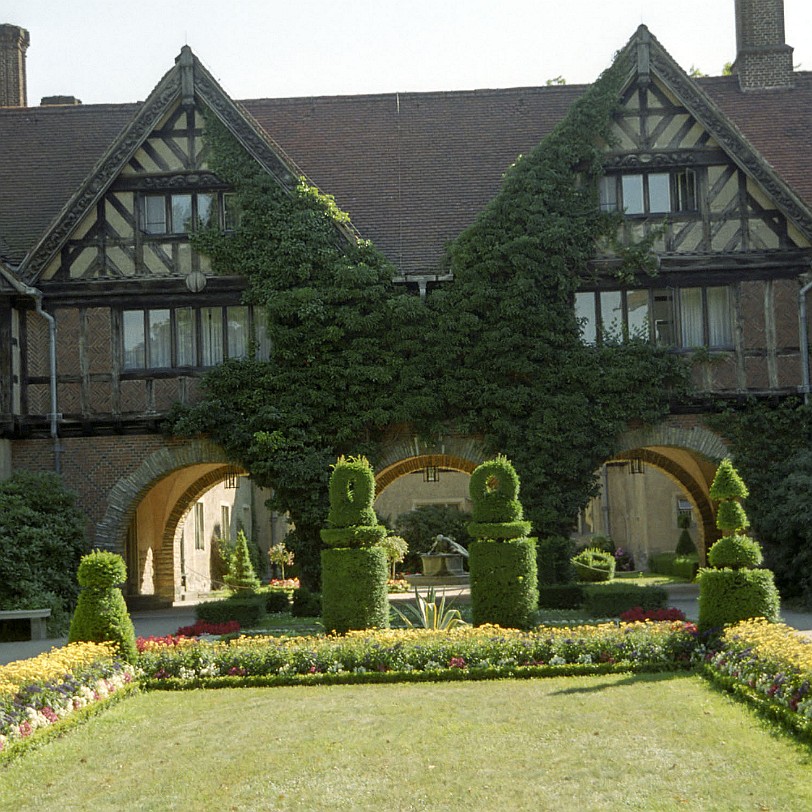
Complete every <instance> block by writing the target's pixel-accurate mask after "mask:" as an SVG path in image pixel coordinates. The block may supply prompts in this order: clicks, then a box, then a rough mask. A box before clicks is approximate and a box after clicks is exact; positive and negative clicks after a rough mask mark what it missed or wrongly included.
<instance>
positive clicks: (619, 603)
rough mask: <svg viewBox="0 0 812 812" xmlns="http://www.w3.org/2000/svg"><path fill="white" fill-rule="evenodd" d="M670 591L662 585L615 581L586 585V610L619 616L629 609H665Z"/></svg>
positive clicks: (609, 615) (604, 615) (595, 614)
mask: <svg viewBox="0 0 812 812" xmlns="http://www.w3.org/2000/svg"><path fill="white" fill-rule="evenodd" d="M667 604H668V593H667V592H666V591H665V589H663V588H662V587H660V586H635V585H634V584H630V585H627V584H623V583H620V582H617V581H616V582H614V583H611V584H591V585H590V586H586V587H584V610H585V611H586V613H587V614H588V615H590V616H592V617H619V616H620V615H621V614H622V613H623V612H625V611H627V610H628V609H633V608H634V607H635V606H640V607H641V608H642V609H644V610H649V609H664V608H665V607H666V606H667Z"/></svg>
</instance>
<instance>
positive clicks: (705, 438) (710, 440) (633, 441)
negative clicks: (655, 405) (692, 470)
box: [618, 415, 730, 464]
mask: <svg viewBox="0 0 812 812" xmlns="http://www.w3.org/2000/svg"><path fill="white" fill-rule="evenodd" d="M652 446H663V447H672V448H683V449H686V450H688V451H691V452H693V453H694V455H696V456H699V457H701V458H702V459H705V460H709V461H711V462H715V463H717V464H718V463H719V462H721V461H722V460H723V459H724V458H725V457H727V456H729V455H730V450H729V449H728V447H727V444H726V443H725V441H724V439H723V438H722V437H720V436H719V435H718V434H716V432H713V431H711V430H710V429H708V428H707V427H706V426H705V425H703V424H702V423H701V422H700V421H699V420H698V419H697V418H696V416H694V415H690V416H681V415H673V416H670V417H667V418H666V419H665V420H663V421H662V422H661V423H658V424H657V425H655V426H645V427H643V428H637V429H633V430H629V431H627V432H626V433H625V434H623V435H622V436H621V438H620V440H619V445H618V447H619V448H651V447H652Z"/></svg>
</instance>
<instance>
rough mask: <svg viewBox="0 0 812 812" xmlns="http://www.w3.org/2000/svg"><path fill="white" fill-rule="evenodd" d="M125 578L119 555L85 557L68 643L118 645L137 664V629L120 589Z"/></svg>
mask: <svg viewBox="0 0 812 812" xmlns="http://www.w3.org/2000/svg"><path fill="white" fill-rule="evenodd" d="M126 579H127V566H126V565H125V563H124V559H123V558H122V557H121V556H120V555H116V554H115V553H111V552H107V551H103V550H96V551H95V552H92V553H89V554H88V555H86V556H84V557H83V558H82V560H81V561H80V563H79V570H78V573H77V580H78V581H79V585H80V586H81V587H82V590H81V592H80V593H79V601H78V603H77V604H76V611H75V612H74V613H73V618H72V620H71V624H70V631H69V633H68V642H69V643H77V642H84V641H87V642H91V643H104V642H111V643H115V645H116V646H117V647H118V650H119V654H120V656H121V657H122V659H124V660H127V661H128V662H135V660H136V658H137V657H138V652H137V651H136V647H135V629H134V628H133V622H132V620H131V619H130V615H129V613H128V612H127V605H126V604H125V603H124V596H123V595H122V594H121V590H120V589H119V588H118V585H119V584H122V583H124V581H126Z"/></svg>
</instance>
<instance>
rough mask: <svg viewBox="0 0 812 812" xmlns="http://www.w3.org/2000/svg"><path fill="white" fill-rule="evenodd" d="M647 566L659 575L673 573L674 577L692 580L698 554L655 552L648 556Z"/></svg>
mask: <svg viewBox="0 0 812 812" xmlns="http://www.w3.org/2000/svg"><path fill="white" fill-rule="evenodd" d="M648 568H649V570H650V571H651V572H656V573H659V574H660V575H673V576H674V577H676V578H684V579H685V580H686V581H693V580H694V578H696V573H697V571H698V570H699V554H698V553H693V554H690V555H677V554H676V553H657V554H656V555H652V556H651V557H650V558H649V560H648Z"/></svg>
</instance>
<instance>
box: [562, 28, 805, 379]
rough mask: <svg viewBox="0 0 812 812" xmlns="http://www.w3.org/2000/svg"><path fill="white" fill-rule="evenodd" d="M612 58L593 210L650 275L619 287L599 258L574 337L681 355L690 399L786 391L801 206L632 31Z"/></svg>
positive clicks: (707, 101) (792, 359) (791, 369)
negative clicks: (612, 96)
mask: <svg viewBox="0 0 812 812" xmlns="http://www.w3.org/2000/svg"><path fill="white" fill-rule="evenodd" d="M618 59H619V60H620V61H621V63H625V65H626V66H627V68H628V79H627V82H626V85H625V89H624V91H623V93H622V96H621V99H620V106H619V109H618V111H617V113H616V115H615V119H614V123H613V127H612V139H611V143H610V144H609V145H608V146H607V149H606V153H605V154H606V158H605V164H604V166H605V172H606V174H605V176H604V177H603V178H602V179H601V181H600V189H599V198H600V205H601V207H602V208H603V209H605V210H607V211H617V212H621V213H622V215H623V220H622V225H621V228H620V234H619V238H620V241H621V242H625V243H627V244H629V243H632V242H638V241H641V240H644V239H647V238H648V239H650V240H651V251H652V253H653V255H656V265H657V268H656V271H655V272H653V273H652V272H651V270H650V269H648V270H647V271H643V270H641V272H640V273H639V274H638V275H637V278H636V279H635V280H634V284H633V285H632V286H629V285H628V284H627V282H626V281H624V280H620V279H618V277H617V275H616V274H615V270H616V268H617V260H616V259H615V257H614V255H613V253H612V252H611V251H609V252H608V253H606V252H605V253H604V254H603V255H602V256H601V255H600V254H599V256H597V257H596V260H595V262H594V269H595V274H596V276H595V277H594V278H593V279H592V280H585V284H584V290H583V292H581V293H579V294H578V295H577V300H576V308H577V312H578V314H579V316H580V317H581V318H582V319H583V320H584V321H583V325H584V326H583V330H584V338H585V340H587V341H590V342H595V341H607V340H617V339H622V338H623V337H625V336H629V335H636V336H642V337H645V338H646V339H648V340H651V341H653V342H656V343H658V344H661V345H663V346H667V347H672V348H674V349H675V350H676V351H678V352H686V353H689V354H691V355H692V356H693V357H694V364H693V372H694V384H695V386H696V388H697V390H698V391H699V392H707V391H713V392H716V393H717V394H724V393H735V394H738V393H743V392H749V393H753V392H764V391H767V390H769V391H782V390H783V391H792V390H794V388H795V387H796V386H797V378H798V368H799V365H800V363H801V357H800V355H801V347H800V343H801V342H800V340H799V337H798V332H797V324H796V323H795V322H792V323H787V321H786V318H785V314H786V313H787V312H791V310H792V309H793V308H795V307H796V305H795V303H794V300H795V298H796V297H797V291H798V284H797V278H798V276H799V274H801V273H803V271H804V269H805V267H806V266H807V264H808V261H809V256H810V253H812V252H810V244H811V243H810V239H812V217H811V216H810V211H809V208H808V207H807V206H806V205H805V204H804V202H803V201H802V200H801V199H800V198H799V197H798V195H797V194H796V193H795V192H793V190H792V189H791V188H790V187H789V186H788V185H787V184H786V183H785V182H784V181H783V180H782V179H781V178H779V176H778V175H777V174H776V172H775V171H774V169H773V168H772V167H771V166H770V165H769V164H768V163H767V161H766V160H765V159H764V158H763V156H761V155H760V154H759V153H758V151H757V150H756V149H755V148H754V147H753V146H752V145H751V144H750V143H749V142H748V141H747V140H746V138H745V137H744V136H743V135H742V133H741V132H740V131H739V130H738V128H736V127H735V126H734V125H732V124H731V122H730V121H728V120H727V119H726V118H725V117H724V116H723V115H722V114H721V112H720V110H719V109H718V107H717V106H716V104H715V103H714V102H713V101H712V100H711V98H710V96H708V95H707V94H706V93H705V92H704V91H703V90H702V89H701V86H700V85H698V84H697V83H696V82H695V81H693V80H691V79H690V78H689V77H688V76H687V74H686V73H685V72H684V71H683V70H682V69H681V68H680V67H679V66H678V65H677V64H676V63H675V62H674V61H673V60H672V59H671V57H670V56H669V55H668V53H667V52H666V51H665V49H664V48H663V47H662V46H661V45H660V44H659V42H658V41H657V40H656V39H655V38H654V37H653V36H652V35H651V34H650V32H649V31H648V30H647V29H646V28H645V27H644V26H641V27H640V29H639V30H638V31H637V33H636V34H635V36H634V37H633V38H632V40H631V41H630V43H629V44H628V45H627V47H626V49H624V51H623V52H621V54H620V55H619V56H618ZM708 354H710V356H709V355H708Z"/></svg>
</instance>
